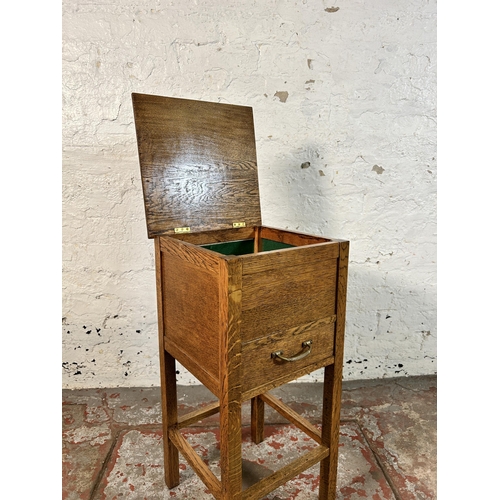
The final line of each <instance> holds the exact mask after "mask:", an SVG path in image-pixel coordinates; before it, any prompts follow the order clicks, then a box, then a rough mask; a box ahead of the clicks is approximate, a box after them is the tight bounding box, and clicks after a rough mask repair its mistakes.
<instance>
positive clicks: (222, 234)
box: [171, 227, 254, 245]
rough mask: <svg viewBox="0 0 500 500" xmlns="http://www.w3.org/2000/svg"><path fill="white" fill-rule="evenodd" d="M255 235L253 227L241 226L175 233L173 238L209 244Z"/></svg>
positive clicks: (249, 237)
mask: <svg viewBox="0 0 500 500" xmlns="http://www.w3.org/2000/svg"><path fill="white" fill-rule="evenodd" d="M253 236H254V228H253V227H240V228H233V229H221V230H219V231H204V232H201V233H179V234H173V235H172V236H171V238H175V239H178V240H182V241H187V242H188V243H192V244H194V245H207V244H209V243H222V242H226V241H236V240H247V239H252V238H253Z"/></svg>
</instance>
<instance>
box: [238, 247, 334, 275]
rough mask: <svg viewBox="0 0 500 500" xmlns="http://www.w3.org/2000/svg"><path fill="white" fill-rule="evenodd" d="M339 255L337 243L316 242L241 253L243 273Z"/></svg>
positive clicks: (321, 259)
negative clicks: (300, 245)
mask: <svg viewBox="0 0 500 500" xmlns="http://www.w3.org/2000/svg"><path fill="white" fill-rule="evenodd" d="M338 256H339V244H338V243H332V242H327V243H317V244H314V245H306V246H302V247H300V248H299V249H297V248H296V247H294V248H286V249H284V250H279V251H278V250H277V251H274V252H264V253H258V254H248V255H241V256H240V258H241V263H242V265H243V275H249V274H254V273H261V272H264V271H269V270H271V269H274V268H276V267H279V266H288V267H293V266H302V265H305V264H307V263H311V262H317V261H324V260H330V259H336V258H337V257H338Z"/></svg>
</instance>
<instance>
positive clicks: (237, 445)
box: [220, 401, 242, 500]
mask: <svg viewBox="0 0 500 500" xmlns="http://www.w3.org/2000/svg"><path fill="white" fill-rule="evenodd" d="M220 455H221V457H220V469H221V472H220V474H221V488H222V497H221V498H222V500H239V499H241V489H242V477H241V403H240V402H238V401H230V402H229V404H228V405H224V404H223V402H222V401H221V407H220Z"/></svg>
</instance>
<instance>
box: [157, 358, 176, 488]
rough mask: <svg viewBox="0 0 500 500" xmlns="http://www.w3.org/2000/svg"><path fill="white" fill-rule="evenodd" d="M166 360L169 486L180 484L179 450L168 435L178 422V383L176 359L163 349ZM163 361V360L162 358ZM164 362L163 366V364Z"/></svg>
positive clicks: (163, 396) (165, 444) (165, 425)
mask: <svg viewBox="0 0 500 500" xmlns="http://www.w3.org/2000/svg"><path fill="white" fill-rule="evenodd" d="M163 352H164V353H165V355H164V357H163V358H164V362H163V363H161V362H160V367H161V371H162V376H161V379H162V380H161V386H162V387H161V399H162V416H163V456H164V463H165V483H166V485H167V486H168V487H169V488H175V487H176V486H177V485H178V484H179V451H178V450H177V448H176V447H175V446H174V444H173V443H172V441H171V440H170V438H169V437H168V431H169V429H170V428H171V427H172V426H174V425H175V424H177V383H176V378H175V377H176V374H175V359H174V358H173V357H172V356H171V355H170V354H169V353H168V352H167V351H163ZM160 361H161V360H160ZM162 364H163V366H161V365H162Z"/></svg>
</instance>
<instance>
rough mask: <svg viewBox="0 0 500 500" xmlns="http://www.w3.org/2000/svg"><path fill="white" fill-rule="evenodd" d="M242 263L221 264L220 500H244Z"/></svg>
mask: <svg viewBox="0 0 500 500" xmlns="http://www.w3.org/2000/svg"><path fill="white" fill-rule="evenodd" d="M241 267H242V266H241V262H238V261H236V262H234V261H233V262H232V261H229V262H227V263H223V264H221V267H220V283H221V288H220V289H219V290H220V296H221V297H225V298H226V300H222V299H221V308H220V332H221V342H220V356H219V357H220V364H219V380H220V389H219V402H220V475H221V481H220V482H221V497H220V498H221V500H241V497H242V491H241V490H242V477H241V337H240V323H241V322H240V316H241V276H242V269H241Z"/></svg>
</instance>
